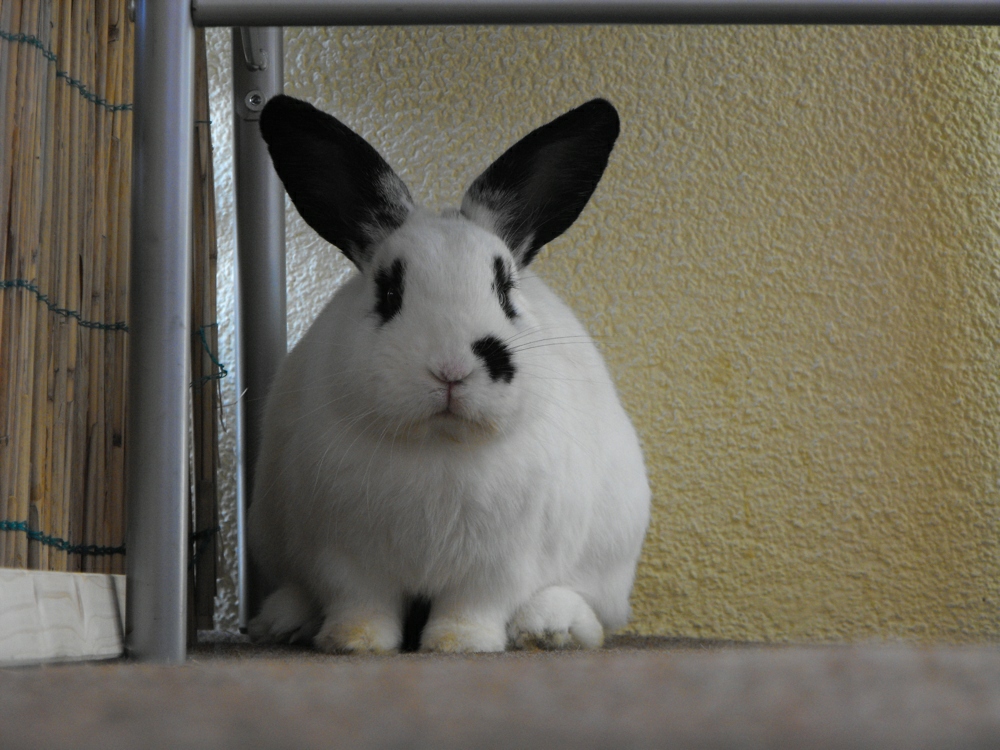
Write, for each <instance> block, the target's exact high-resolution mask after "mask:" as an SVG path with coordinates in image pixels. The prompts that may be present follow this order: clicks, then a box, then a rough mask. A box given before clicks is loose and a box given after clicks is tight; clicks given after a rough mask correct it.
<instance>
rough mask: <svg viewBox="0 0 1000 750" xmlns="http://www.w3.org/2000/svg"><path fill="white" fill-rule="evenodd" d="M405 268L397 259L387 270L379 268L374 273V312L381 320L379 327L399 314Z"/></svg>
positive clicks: (401, 304)
mask: <svg viewBox="0 0 1000 750" xmlns="http://www.w3.org/2000/svg"><path fill="white" fill-rule="evenodd" d="M405 275H406V267H405V266H404V265H403V261H402V260H400V259H399V258H397V259H396V260H394V261H393V262H392V265H391V266H389V267H388V268H380V269H379V270H378V271H377V272H376V273H375V312H376V313H378V316H379V318H381V321H380V325H385V324H386V323H388V322H389V321H390V320H392V319H393V318H394V317H396V315H397V314H398V313H399V311H400V309H401V308H402V307H403V277H404V276H405Z"/></svg>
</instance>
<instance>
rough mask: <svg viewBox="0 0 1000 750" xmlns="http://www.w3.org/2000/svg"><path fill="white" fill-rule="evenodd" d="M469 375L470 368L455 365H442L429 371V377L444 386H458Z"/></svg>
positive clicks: (470, 372)
mask: <svg viewBox="0 0 1000 750" xmlns="http://www.w3.org/2000/svg"><path fill="white" fill-rule="evenodd" d="M471 374H472V370H471V369H470V368H468V367H465V366H462V365H457V364H448V365H442V366H441V367H438V368H436V369H432V370H431V375H433V376H434V378H435V379H436V380H439V381H441V382H442V383H444V384H445V385H458V384H459V383H461V382H462V381H463V380H465V379H466V378H467V377H469V375H471Z"/></svg>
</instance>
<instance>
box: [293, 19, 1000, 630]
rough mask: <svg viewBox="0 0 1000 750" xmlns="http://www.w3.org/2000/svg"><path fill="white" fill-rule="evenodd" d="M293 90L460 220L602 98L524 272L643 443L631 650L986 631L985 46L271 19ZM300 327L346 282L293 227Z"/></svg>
mask: <svg viewBox="0 0 1000 750" xmlns="http://www.w3.org/2000/svg"><path fill="white" fill-rule="evenodd" d="M286 53H287V54H286V57H287V60H286V92H287V93H289V94H292V95H295V96H300V97H303V98H306V99H309V100H310V101H312V102H314V103H315V104H317V105H318V106H320V107H322V108H324V109H327V110H329V111H331V112H332V113H334V114H335V115H336V116H338V117H339V118H341V119H343V120H344V121H346V122H347V123H348V124H350V125H351V126H353V127H354V128H355V129H356V130H358V131H359V132H361V133H362V134H363V135H364V136H365V137H367V138H368V139H369V140H370V141H371V142H372V143H373V144H374V145H375V146H376V147H377V148H378V149H379V150H380V151H381V152H382V153H383V154H384V155H385V156H386V157H387V159H388V161H389V162H390V163H391V164H393V165H394V167H396V169H397V171H398V172H399V173H400V174H401V175H402V176H403V178H404V179H405V180H406V181H407V183H408V184H409V186H410V188H411V191H412V192H413V194H414V196H415V197H416V198H417V199H418V200H420V201H422V202H424V203H426V204H428V205H430V206H432V207H438V208H441V207H445V206H449V205H457V202H458V201H459V199H460V197H461V192H462V190H463V189H464V187H465V185H466V184H467V183H468V182H469V180H470V179H471V178H472V177H474V176H475V175H476V174H477V173H478V172H479V171H480V170H481V169H482V168H483V167H484V166H485V165H486V164H488V163H489V161H490V160H492V159H493V158H494V157H495V156H497V155H498V154H499V153H500V152H501V151H502V150H503V149H504V148H506V147H507V146H508V145H510V144H511V143H512V142H513V141H514V140H515V139H516V138H517V137H519V136H521V135H523V134H524V133H526V132H527V131H528V130H530V129H531V128H533V127H535V126H537V125H540V124H542V123H543V122H546V121H547V120H549V119H551V118H552V117H554V116H556V115H558V114H560V113H562V112H563V111H565V110H566V109H569V108H570V107H572V106H574V105H576V104H579V103H580V102H582V101H584V100H586V99H588V98H591V97H593V96H605V97H607V98H609V99H611V100H612V101H613V102H614V103H615V105H616V106H617V107H618V109H619V112H620V114H621V117H622V122H623V128H622V135H621V138H620V140H619V142H618V145H617V148H616V150H615V152H614V154H613V155H612V159H611V163H610V166H609V168H608V171H607V173H606V175H605V178H604V181H603V182H602V184H601V186H600V187H599V188H598V191H597V193H596V194H595V196H594V199H593V201H592V203H591V205H590V206H589V207H588V208H587V210H586V211H585V212H584V214H583V216H582V217H581V219H580V221H579V222H578V223H577V224H576V225H575V226H574V227H573V228H572V229H571V230H570V231H569V232H568V233H567V234H566V235H564V236H563V237H561V238H559V239H558V240H556V241H555V242H553V243H552V244H551V245H550V246H549V247H548V249H546V250H544V251H543V254H542V256H541V258H540V260H539V261H538V262H537V269H538V271H539V273H540V274H541V275H543V277H545V278H546V279H547V280H549V281H550V283H551V285H552V286H553V287H554V288H556V290H557V291H559V292H561V293H562V294H563V295H564V296H565V297H566V298H567V299H568V300H569V301H570V302H571V304H572V306H573V307H574V309H575V310H576V311H577V312H578V314H579V315H580V317H581V318H582V319H583V320H584V321H585V322H586V323H587V325H588V326H589V328H590V329H591V330H592V331H593V333H594V334H595V335H596V336H597V337H598V340H599V343H600V346H601V348H602V349H603V351H604V352H605V354H606V356H607V358H608V361H609V364H610V367H611V369H612V372H613V373H614V375H615V377H616V380H617V382H618V384H619V387H620V389H621V392H622V395H623V399H624V401H625V404H626V407H627V408H628V410H629V411H630V413H631V414H632V415H633V419H634V420H635V423H636V426H637V427H638V429H639V432H640V434H641V437H642V440H643V443H644V447H645V451H646V457H647V463H648V466H649V471H650V478H651V483H652V486H653V492H654V504H655V507H654V512H653V523H652V527H651V529H650V532H649V536H648V540H647V544H646V547H645V552H644V555H643V558H642V562H641V565H640V569H639V573H638V578H637V585H636V589H635V594H634V614H635V620H634V623H633V627H634V629H635V630H637V631H639V632H642V633H659V634H666V635H677V636H698V637H710V638H733V639H752V640H760V639H764V640H833V639H861V638H907V639H920V640H925V639H943V640H950V641H965V640H975V639H993V638H996V637H997V636H998V635H1000V618H998V614H997V585H998V583H1000V565H998V563H1000V561H998V558H997V553H998V547H997V536H998V531H1000V529H998V525H1000V524H998V511H1000V451H998V448H1000V446H998V430H1000V408H998V407H1000V393H998V386H1000V382H998V372H1000V368H998V365H1000V355H998V353H997V339H998V334H1000V330H998V323H1000V309H998V304H1000V264H998V258H997V252H998V247H1000V245H998V238H1000V225H998V222H997V219H996V210H997V207H998V206H1000V180H998V177H1000V152H998V146H1000V140H998V132H1000V104H998V103H1000V35H998V34H997V32H993V31H989V30H969V29H895V28H868V29H865V28H819V29H807V28H766V27H765V28H757V27H754V28H697V27H678V28H607V27H601V28H566V27H562V28H535V29H530V28H499V29H477V28H457V29H456V28H406V29H398V28H392V29H377V30H373V29H347V30H338V29H329V30H323V29H315V30H301V29H291V30H288V31H287V32H286ZM289 222H290V223H289V227H290V232H291V241H292V245H293V248H292V250H291V252H290V255H289V279H290V283H289V295H290V307H291V309H292V311H293V318H292V320H291V321H290V323H289V325H290V332H291V334H292V335H291V338H292V339H295V338H297V336H298V335H299V333H300V332H301V331H302V330H303V329H304V327H305V326H307V325H308V322H309V321H310V320H311V319H312V316H313V315H314V314H315V312H316V311H317V310H318V309H319V307H320V306H321V305H322V303H323V302H324V301H325V300H326V299H327V298H328V296H329V294H330V293H332V291H333V288H334V286H335V284H336V283H337V280H338V279H339V278H341V277H342V274H343V273H344V271H345V268H346V264H345V263H344V262H343V261H342V260H341V259H340V258H339V257H338V256H336V255H334V254H332V253H330V252H329V251H328V249H327V248H326V247H324V246H322V244H321V243H320V242H318V241H316V240H314V239H313V238H312V236H311V234H310V233H309V232H308V230H306V229H305V228H304V226H303V225H302V223H301V221H300V220H299V219H298V218H297V216H291V215H290V219H289Z"/></svg>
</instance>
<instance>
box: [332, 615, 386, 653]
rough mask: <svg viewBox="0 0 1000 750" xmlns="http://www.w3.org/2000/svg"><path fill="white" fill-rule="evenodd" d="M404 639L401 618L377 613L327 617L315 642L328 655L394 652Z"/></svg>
mask: <svg viewBox="0 0 1000 750" xmlns="http://www.w3.org/2000/svg"><path fill="white" fill-rule="evenodd" d="M402 640H403V633H402V627H401V625H400V622H399V620H398V618H395V617H392V616H388V615H384V614H374V613H366V614H361V613H356V614H353V615H352V614H343V613H341V614H338V615H336V616H330V615H328V616H327V618H326V620H325V621H324V622H323V627H322V628H320V631H319V633H318V634H317V635H316V637H315V638H314V639H313V644H314V645H315V646H316V648H318V649H319V650H320V651H326V652H327V653H372V654H384V653H387V652H390V651H395V650H397V649H398V648H399V646H400V644H401V643H402Z"/></svg>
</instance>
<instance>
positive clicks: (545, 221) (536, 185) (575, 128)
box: [462, 99, 618, 268]
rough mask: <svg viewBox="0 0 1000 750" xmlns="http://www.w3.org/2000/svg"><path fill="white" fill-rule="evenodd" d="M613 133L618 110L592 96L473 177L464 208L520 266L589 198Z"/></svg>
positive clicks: (612, 142) (571, 219) (567, 223)
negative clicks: (498, 237) (491, 233)
mask: <svg viewBox="0 0 1000 750" xmlns="http://www.w3.org/2000/svg"><path fill="white" fill-rule="evenodd" d="M616 138H618V112H616V111H615V108H614V107H613V106H612V105H611V103H610V102H607V101H605V100H603V99H593V100H591V101H589V102H587V103H586V104H583V105H581V106H579V107H577V108H576V109H573V110H570V111H569V112H567V113H566V114H564V115H562V116H561V117H557V118H556V119H555V120H553V121H552V122H550V123H548V124H547V125H543V126H542V127H540V128H538V129H537V130H534V131H532V132H531V133H528V135H526V136H525V137H524V138H522V139H521V140H520V141H518V142H517V143H515V144H514V145H513V146H511V147H510V148H509V149H507V151H506V152H504V154H503V155H502V156H501V157H500V158H499V159H497V160H496V161H495V162H493V164H491V165H490V166H489V168H487V170H486V171H485V172H483V173H482V174H481V175H479V177H477V178H476V179H475V181H474V182H473V183H472V185H471V186H470V187H469V190H468V191H467V192H466V194H465V198H464V199H463V200H462V213H463V214H464V215H465V216H467V217H468V218H470V219H472V220H473V221H476V222H477V223H479V224H482V225H483V226H486V227H487V228H489V229H491V230H492V231H494V232H495V233H496V234H498V235H499V236H500V237H501V238H502V239H503V240H504V242H506V243H507V246H508V247H509V248H510V250H511V252H512V253H513V254H514V257H515V258H516V259H517V262H518V264H519V265H520V266H521V267H522V268H523V267H524V266H526V265H528V264H529V263H530V262H531V261H532V259H534V257H535V255H536V254H537V253H538V251H539V250H540V249H541V247H542V246H543V245H545V244H546V243H547V242H549V241H551V240H553V239H555V238H556V237H558V236H559V235H560V234H562V233H563V232H565V231H566V230H567V229H568V228H569V226H570V225H571V224H572V223H573V222H574V221H576V217H578V216H579V215H580V212H581V211H583V207H584V206H585V205H587V201H588V200H590V196H591V195H592V194H593V192H594V189H595V188H596V187H597V183H598V182H599V181H600V179H601V175H602V174H604V168H605V167H606V166H607V165H608V157H609V156H610V154H611V149H612V148H614V145H615V139H616Z"/></svg>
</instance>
